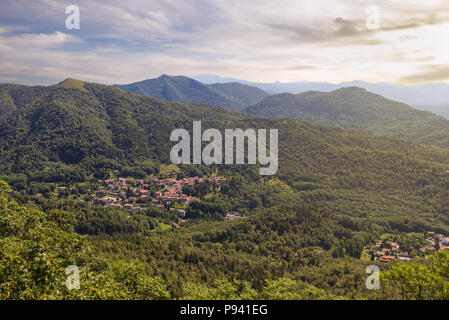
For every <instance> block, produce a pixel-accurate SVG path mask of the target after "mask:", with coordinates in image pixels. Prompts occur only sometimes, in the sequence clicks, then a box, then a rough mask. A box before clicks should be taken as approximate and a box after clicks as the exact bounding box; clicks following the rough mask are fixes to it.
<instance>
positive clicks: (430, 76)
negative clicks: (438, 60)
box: [398, 64, 449, 84]
mask: <svg viewBox="0 0 449 320" xmlns="http://www.w3.org/2000/svg"><path fill="white" fill-rule="evenodd" d="M424 69H425V70H423V71H421V72H418V73H414V74H411V75H408V76H405V77H401V78H400V79H398V82H402V83H407V84H419V83H424V82H449V64H447V65H431V66H427V67H425V68H424Z"/></svg>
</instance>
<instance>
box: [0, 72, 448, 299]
mask: <svg viewBox="0 0 449 320" xmlns="http://www.w3.org/2000/svg"><path fill="white" fill-rule="evenodd" d="M0 109H1V111H2V112H1V115H0V124H1V125H0V148H1V161H0V166H1V167H0V178H1V179H2V180H5V181H6V182H7V183H8V184H9V186H8V184H6V183H2V184H1V190H0V191H1V192H0V236H1V239H0V247H1V251H0V268H1V269H0V297H1V298H25V299H27V298H28V299H43V298H46V299H71V298H73V299H79V298H83V299H103V298H104V299H110V298H113V299H141V298H144V299H205V298H208V299H378V298H392V299H401V298H406V299H414V298H416V299H423V298H428V299H438V298H445V297H447V294H448V293H447V292H448V288H447V284H446V283H447V277H448V272H447V263H448V261H449V256H448V255H447V254H446V253H445V252H438V253H437V254H436V255H435V256H433V257H432V258H429V259H424V258H423V256H422V255H421V254H419V252H418V249H419V248H420V245H421V240H416V239H420V237H421V235H423V234H425V233H427V232H436V233H443V234H449V220H448V209H447V208H448V207H449V206H448V204H449V203H448V201H449V200H448V199H449V196H448V195H449V194H448V193H449V150H447V149H444V148H439V147H436V146H425V145H419V144H413V143H410V142H405V141H402V140H398V139H393V138H386V137H377V136H371V135H369V134H367V133H361V132H356V131H348V130H346V129H340V128H332V127H327V126H323V125H320V124H314V123H308V122H304V121H300V120H294V119H265V118H260V117H257V116H252V115H245V114H241V113H237V112H234V111H232V110H228V109H224V108H220V107H215V106H210V105H205V104H199V105H198V104H180V103H174V102H167V101H163V100H159V99H156V98H151V97H146V96H140V95H137V94H134V93H130V92H126V91H123V90H121V89H118V88H115V87H112V86H105V85H99V84H93V83H86V82H82V81H79V80H74V79H67V80H65V81H64V82H62V83H60V84H58V85H54V86H50V87H27V86H19V85H9V84H4V85H0ZM193 120H201V121H202V125H203V129H206V128H218V129H225V128H243V129H245V128H277V129H278V130H279V144H280V145H279V171H278V173H277V174H276V175H275V176H273V177H261V176H260V175H259V174H258V168H257V166H254V165H238V166H229V165H228V166H226V165H217V166H214V167H207V166H204V165H192V166H189V165H182V166H179V167H176V170H174V172H172V171H173V170H167V166H164V165H165V164H167V163H169V160H168V156H169V151H170V147H171V145H172V144H171V143H168V142H169V135H170V132H171V131H172V130H173V129H175V128H186V129H189V128H191V126H192V121H193ZM173 174H175V175H176V176H177V177H178V178H181V177H193V176H212V175H220V176H223V177H225V178H226V180H225V181H224V182H223V183H222V184H221V185H220V188H213V187H212V186H209V185H207V184H201V185H198V186H195V187H193V188H190V189H185V190H184V191H185V192H186V193H189V194H192V195H195V196H199V197H200V198H201V201H200V202H197V201H193V202H191V203H190V204H189V205H188V208H187V210H186V219H185V220H183V221H181V219H180V218H179V217H178V216H177V215H176V214H175V213H173V212H171V211H164V210H159V209H157V208H148V209H147V210H144V211H139V212H132V213H128V212H126V211H124V210H120V209H113V208H104V207H97V206H91V205H90V203H89V202H88V201H85V200H83V199H84V198H86V197H88V196H89V194H90V193H91V192H92V191H93V190H94V188H95V187H96V185H97V184H98V182H97V180H99V179H100V180H101V179H108V178H110V177H111V176H113V175H116V176H124V177H132V178H137V179H146V180H148V181H151V180H152V179H153V178H154V177H161V176H162V177H167V176H170V175H173ZM61 186H64V188H66V187H67V188H68V189H67V190H68V191H64V192H62V191H58V190H59V188H60V187H61ZM80 200H83V201H80ZM229 211H238V212H240V213H242V214H243V215H244V216H245V217H244V218H239V219H234V220H227V219H226V218H225V217H226V213H227V212H229ZM174 224H175V225H178V226H179V225H181V227H180V228H173V227H171V226H173V225H174ZM386 234H388V235H390V237H392V238H393V240H396V238H397V239H399V240H400V241H401V245H402V246H403V247H409V248H410V250H409V251H410V253H411V255H412V258H413V260H412V261H411V262H394V263H389V264H382V263H380V262H377V261H369V260H368V261H367V260H366V259H365V258H366V257H365V255H364V251H365V248H366V247H368V246H370V245H371V244H373V243H374V242H376V241H377V240H378V239H380V238H381V237H383V236H385V235H386ZM36 261H38V262H39V263H35V262H36ZM370 264H376V265H378V266H379V267H380V268H381V270H382V288H384V290H378V291H370V290H367V289H366V287H365V279H366V274H365V269H366V267H367V265H370ZM69 265H77V266H78V267H79V268H80V275H81V289H80V290H72V291H69V290H66V287H65V286H64V283H65V279H66V275H65V273H64V270H65V268H66V267H67V266H69ZM433 270H437V272H434V271H433ZM414 278H419V279H424V281H422V282H420V283H419V287H413V286H410V285H409V283H410V281H409V280H410V279H414ZM423 292H425V293H423Z"/></svg>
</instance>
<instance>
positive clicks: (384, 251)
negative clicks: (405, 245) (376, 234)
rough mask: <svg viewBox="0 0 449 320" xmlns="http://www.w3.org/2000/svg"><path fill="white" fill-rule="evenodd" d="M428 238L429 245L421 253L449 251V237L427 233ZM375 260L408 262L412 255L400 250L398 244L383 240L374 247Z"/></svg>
mask: <svg viewBox="0 0 449 320" xmlns="http://www.w3.org/2000/svg"><path fill="white" fill-rule="evenodd" d="M427 234H428V237H427V238H426V239H425V241H426V242H427V244H426V245H425V246H424V247H422V248H421V249H420V250H419V251H420V252H421V253H423V254H426V253H434V252H437V251H439V250H449V237H446V236H445V235H444V234H436V233H435V232H427ZM373 256H374V260H377V261H380V262H385V263H387V262H390V261H394V260H400V261H408V260H410V255H409V253H408V252H407V251H403V250H400V246H399V244H398V243H396V242H392V241H388V240H383V241H378V242H376V244H375V246H374V247H373Z"/></svg>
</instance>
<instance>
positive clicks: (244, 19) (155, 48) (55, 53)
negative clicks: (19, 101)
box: [0, 0, 449, 85]
mask: <svg viewBox="0 0 449 320" xmlns="http://www.w3.org/2000/svg"><path fill="white" fill-rule="evenodd" d="M69 5H75V6H77V7H78V8H79V12H80V20H79V21H80V28H79V29H71V30H69V29H67V27H66V20H67V18H68V17H69V16H70V13H69V14H67V13H66V7H67V6H69ZM376 12H378V19H377V18H376ZM70 21H72V20H70ZM202 73H209V74H217V75H220V76H223V77H232V78H237V79H243V80H248V81H252V82H274V81H281V82H293V81H326V82H333V83H336V82H343V81H352V80H363V81H367V82H393V83H401V84H419V83H427V82H449V5H448V1H447V0H378V1H374V0H373V1H366V0H344V1H343V0H315V1H312V0H276V1H274V0H270V1H267V0H257V1H254V0H244V1H242V0H209V1H208V0H184V1H180V0H176V1H175V0H165V1H159V0H131V1H130V0H127V1H123V0H108V1H92V0H73V1H56V0H33V1H29V0H0V82H13V83H22V84H42V85H48V84H54V83H57V82H59V81H62V80H63V79H65V78H68V77H71V78H76V79H81V80H84V81H90V82H99V83H108V84H113V83H114V84H125V83H131V82H135V81H140V80H143V79H148V78H155V77H158V76H160V75H161V74H169V75H185V76H195V75H198V74H202Z"/></svg>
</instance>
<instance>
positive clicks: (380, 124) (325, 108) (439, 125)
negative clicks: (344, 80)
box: [245, 87, 449, 147]
mask: <svg viewBox="0 0 449 320" xmlns="http://www.w3.org/2000/svg"><path fill="white" fill-rule="evenodd" d="M245 111H246V112H247V113H250V114H254V115H259V116H264V117H270V118H293V119H300V120H304V121H312V122H317V123H320V124H325V125H330V126H336V127H341V128H345V129H349V130H360V131H365V132H369V133H371V134H375V135H380V136H389V137H397V138H401V139H404V140H408V141H411V142H417V143H423V144H429V145H436V146H442V147H448V146H449V121H448V120H446V119H444V118H442V117H440V116H437V115H435V114H433V113H430V112H426V111H419V110H415V109H413V108H412V107H410V106H408V105H406V104H403V103H399V102H395V101H392V100H388V99H385V98H384V97H382V96H380V95H377V94H373V93H370V92H368V91H366V90H365V89H362V88H357V87H349V88H343V89H338V90H336V91H332V92H317V91H309V92H305V93H301V94H297V95H293V94H290V93H283V94H277V95H272V96H269V97H267V98H265V99H264V100H262V101H261V102H259V103H258V104H256V105H254V106H251V107H248V108H247V109H245Z"/></svg>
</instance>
